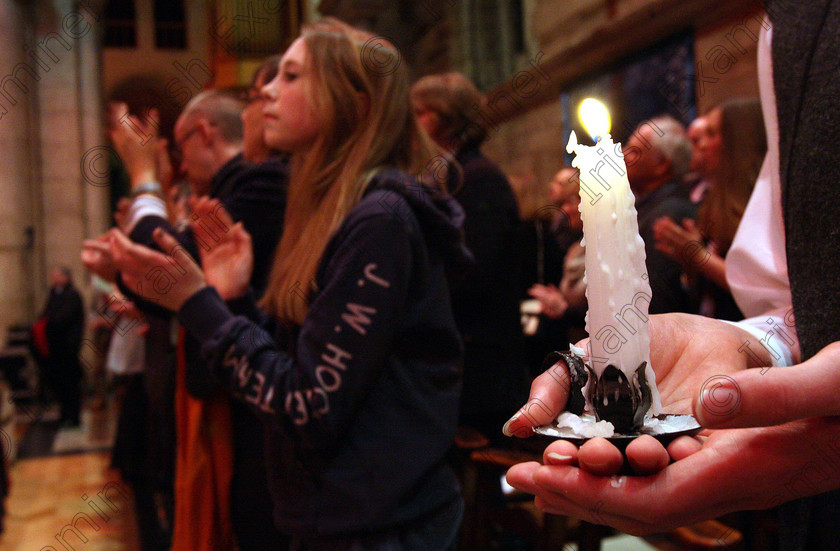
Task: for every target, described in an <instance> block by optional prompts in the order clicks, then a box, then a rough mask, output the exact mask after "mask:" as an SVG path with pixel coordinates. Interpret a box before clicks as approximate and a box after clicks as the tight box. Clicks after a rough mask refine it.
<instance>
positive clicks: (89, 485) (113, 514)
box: [0, 453, 139, 551]
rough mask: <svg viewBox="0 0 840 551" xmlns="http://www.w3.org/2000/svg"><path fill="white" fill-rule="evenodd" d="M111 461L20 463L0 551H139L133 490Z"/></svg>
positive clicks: (82, 458) (66, 458)
mask: <svg viewBox="0 0 840 551" xmlns="http://www.w3.org/2000/svg"><path fill="white" fill-rule="evenodd" d="M109 462H110V457H109V454H107V453H86V454H78V455H61V456H55V457H42V458H36V459H24V460H21V461H18V462H17V463H16V464H15V465H14V466H13V467H12V469H11V473H10V478H11V495H10V496H9V497H8V498H7V500H6V506H7V507H6V510H7V511H8V513H7V515H6V530H5V532H4V534H3V536H2V538H0V549H2V550H3V551H18V550H19V551H29V550H32V551H39V550H44V551H52V550H53V549H56V550H64V549H65V548H70V549H76V550H82V549H83V550H84V551H136V550H138V549H139V547H138V545H137V543H136V542H137V526H136V524H135V522H134V512H133V507H132V502H131V491H130V490H129V488H128V487H127V485H126V484H125V483H124V482H122V481H121V480H120V478H119V475H118V474H117V473H116V472H114V471H112V470H110V469H109V468H108V464H109ZM62 541H63V543H62ZM65 544H66V547H65ZM50 546H51V547H50Z"/></svg>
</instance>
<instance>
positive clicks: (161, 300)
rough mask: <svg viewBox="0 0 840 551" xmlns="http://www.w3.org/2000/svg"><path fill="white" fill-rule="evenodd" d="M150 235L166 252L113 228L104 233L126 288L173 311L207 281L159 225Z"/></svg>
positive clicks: (180, 247)
mask: <svg viewBox="0 0 840 551" xmlns="http://www.w3.org/2000/svg"><path fill="white" fill-rule="evenodd" d="M153 236H154V239H155V242H157V244H158V245H159V246H160V248H161V249H162V250H164V251H167V252H168V254H163V253H160V252H158V251H155V250H153V249H150V248H148V247H145V246H143V245H139V244H137V243H134V242H132V241H131V240H130V239H129V238H128V237H126V235H125V234H124V233H122V232H121V231H120V230H116V229H114V230H111V231H110V232H109V234H108V237H109V244H110V248H111V254H112V255H113V258H114V263H115V264H116V266H117V268H118V269H119V271H120V275H121V276H122V281H123V283H124V284H125V285H126V286H127V287H128V288H129V289H131V290H132V291H133V292H134V293H136V294H137V295H138V296H140V297H142V298H143V299H145V300H147V301H149V302H152V303H154V304H158V305H160V306H163V307H164V308H167V309H169V310H172V311H176V312H177V311H178V310H180V309H181V306H183V304H184V303H185V302H186V301H187V299H189V298H190V297H191V296H193V295H194V294H195V293H197V292H198V291H200V290H201V289H203V288H204V287H205V286H206V285H207V284H206V283H205V281H204V274H203V273H202V272H201V268H200V267H199V266H198V265H197V264H196V263H195V261H193V259H192V257H191V256H190V255H189V253H188V252H187V251H186V250H185V249H184V248H183V247H182V246H181V245H180V244H179V243H178V242H177V241H176V240H175V238H174V237H172V236H171V235H169V234H168V233H166V232H164V231H163V230H161V229H160V228H158V229H157V230H155V232H154V235H153Z"/></svg>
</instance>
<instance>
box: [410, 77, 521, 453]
mask: <svg viewBox="0 0 840 551" xmlns="http://www.w3.org/2000/svg"><path fill="white" fill-rule="evenodd" d="M411 101H412V104H413V106H414V114H415V116H416V117H417V121H418V122H419V123H420V125H421V126H422V127H423V128H424V129H425V130H426V132H427V133H428V134H429V136H431V137H432V139H433V140H435V141H436V142H437V143H438V145H440V146H441V147H442V148H444V149H445V150H446V151H448V152H449V153H450V154H452V155H453V156H454V157H455V160H456V161H457V162H458V163H459V164H460V166H461V169H462V170H463V181H462V183H461V184H460V185H458V186H457V187H455V189H453V192H452V195H453V197H455V199H456V200H457V201H458V202H459V203H460V204H461V206H462V207H463V208H464V212H465V214H466V220H465V222H464V235H465V239H466V241H467V246H468V247H469V248H470V250H471V251H472V253H473V255H474V256H475V264H474V266H473V267H472V269H471V270H470V271H469V273H468V274H467V275H466V277H465V278H463V279H462V280H460V281H452V282H451V283H452V308H453V310H454V312H455V321H456V322H457V323H458V329H459V330H460V331H461V335H462V336H463V338H464V392H463V395H462V398H461V417H460V422H461V423H462V424H464V425H467V426H470V427H473V428H475V429H478V430H479V431H481V432H482V433H484V435H485V436H487V437H488V438H489V439H490V440H491V441H492V442H494V443H495V444H497V445H505V444H506V440H507V439H505V438H504V437H503V436H502V433H501V426H502V425H503V424H504V422H505V420H506V419H507V417H508V413H509V412H510V409H511V406H513V407H514V408H515V407H516V405H517V404H519V403H521V401H522V400H523V399H524V398H525V396H527V393H528V372H527V366H525V364H524V362H523V357H524V350H523V342H522V327H521V325H520V315H519V298H520V293H521V283H520V271H521V261H520V252H519V251H520V247H519V243H518V240H519V227H520V219H519V209H518V207H517V203H516V197H515V196H514V194H513V190H512V189H511V186H510V184H509V183H508V180H507V178H506V177H505V175H504V174H503V173H502V171H501V170H499V168H498V167H497V166H496V165H495V164H494V163H493V162H491V161H490V160H489V159H487V158H486V157H485V156H484V155H482V153H481V150H480V149H479V148H480V146H481V144H482V143H483V142H484V140H485V139H486V138H487V129H486V128H485V126H484V123H483V121H484V116H483V108H484V107H483V106H484V104H485V98H484V96H483V95H482V94H481V93H480V92H479V91H478V89H477V88H476V87H475V85H474V84H473V83H472V82H470V81H469V80H468V79H467V78H466V77H465V76H464V75H462V74H460V73H446V74H441V75H431V76H427V77H423V78H421V79H420V80H419V81H417V82H416V83H415V84H414V86H412V88H411Z"/></svg>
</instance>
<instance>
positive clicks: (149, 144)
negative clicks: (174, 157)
mask: <svg viewBox="0 0 840 551" xmlns="http://www.w3.org/2000/svg"><path fill="white" fill-rule="evenodd" d="M158 121H159V116H158V112H157V110H156V109H151V110H150V111H149V113H148V116H147V117H146V118H144V119H141V118H140V117H137V116H135V115H131V114H129V112H128V105H126V104H125V103H111V104H109V106H108V136H109V137H110V138H111V142H112V143H113V144H114V149H115V150H116V151H117V154H119V156H120V159H122V162H123V164H124V165H125V169H126V172H128V175H129V177H130V179H131V185H132V187H135V186H138V185H140V184H143V183H146V182H151V181H157V182H161V181H162V180H161V176H165V174H159V173H158V171H159V165H160V167H161V168H160V170H165V167H164V165H163V162H162V159H161V154H162V153H161V151H160V144H159V142H160V138H159V137H158V134H157V129H158V126H159V122H158ZM169 171H170V177H171V166H170V167H169ZM166 183H168V182H166Z"/></svg>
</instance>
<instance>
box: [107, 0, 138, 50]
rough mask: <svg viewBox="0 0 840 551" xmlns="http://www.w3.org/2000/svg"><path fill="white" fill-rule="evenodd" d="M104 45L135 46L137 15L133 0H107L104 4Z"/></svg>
mask: <svg viewBox="0 0 840 551" xmlns="http://www.w3.org/2000/svg"><path fill="white" fill-rule="evenodd" d="M105 46H106V47H110V48H135V47H137V17H136V14H135V12H134V2H133V0H109V1H108V4H107V5H106V6H105Z"/></svg>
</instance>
